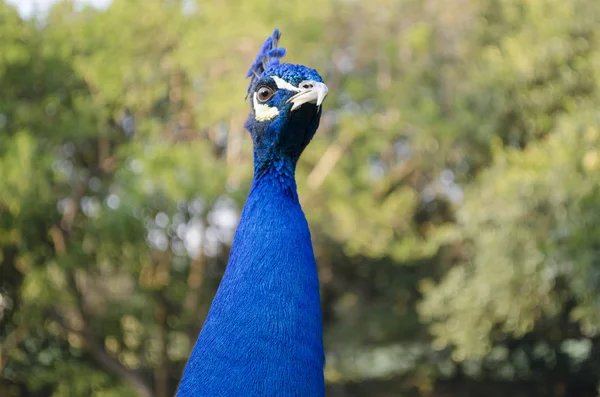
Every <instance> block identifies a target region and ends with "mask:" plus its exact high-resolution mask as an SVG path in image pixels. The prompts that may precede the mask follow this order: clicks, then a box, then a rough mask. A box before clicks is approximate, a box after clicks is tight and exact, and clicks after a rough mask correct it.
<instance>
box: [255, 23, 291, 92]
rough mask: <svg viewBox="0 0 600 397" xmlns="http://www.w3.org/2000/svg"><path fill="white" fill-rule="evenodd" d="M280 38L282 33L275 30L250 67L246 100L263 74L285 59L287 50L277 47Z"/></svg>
mask: <svg viewBox="0 0 600 397" xmlns="http://www.w3.org/2000/svg"><path fill="white" fill-rule="evenodd" d="M280 38H281V32H280V31H279V29H275V30H274V31H273V34H272V35H271V36H270V37H268V38H267V39H266V40H265V42H264V43H263V45H262V47H261V48H260V51H259V52H258V56H257V57H256V60H255V61H254V63H253V64H252V66H250V69H248V74H246V78H248V77H250V84H249V85H248V92H247V93H246V98H248V95H250V92H251V91H252V89H253V87H254V85H255V84H256V82H257V81H258V79H259V78H260V76H261V75H262V74H263V72H264V71H265V70H267V69H268V68H270V67H271V66H275V65H279V58H283V56H284V55H285V48H278V47H277V45H278V43H279V39H280Z"/></svg>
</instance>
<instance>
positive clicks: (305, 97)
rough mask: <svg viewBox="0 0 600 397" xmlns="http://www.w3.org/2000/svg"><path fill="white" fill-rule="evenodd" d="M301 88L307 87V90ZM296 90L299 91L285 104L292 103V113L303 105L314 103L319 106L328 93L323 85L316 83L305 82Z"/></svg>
mask: <svg viewBox="0 0 600 397" xmlns="http://www.w3.org/2000/svg"><path fill="white" fill-rule="evenodd" d="M303 86H308V87H309V88H302V87H303ZM298 89H299V90H300V91H299V92H298V93H297V94H295V95H294V96H293V97H291V98H290V99H288V100H287V101H286V102H285V103H290V102H291V103H293V106H292V111H294V110H296V109H298V108H299V107H300V106H302V105H304V104H305V103H314V104H315V105H317V106H321V104H322V103H323V101H324V100H325V97H326V96H327V92H328V91H329V90H328V89H327V86H326V85H325V84H323V83H319V82H317V81H305V82H303V83H302V84H300V87H299V88H298Z"/></svg>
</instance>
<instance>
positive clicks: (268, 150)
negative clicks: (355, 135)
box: [177, 29, 328, 397]
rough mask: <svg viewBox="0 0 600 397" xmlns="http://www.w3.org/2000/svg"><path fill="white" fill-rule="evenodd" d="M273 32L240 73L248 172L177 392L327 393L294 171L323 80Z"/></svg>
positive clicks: (316, 114)
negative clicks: (246, 111)
mask: <svg viewBox="0 0 600 397" xmlns="http://www.w3.org/2000/svg"><path fill="white" fill-rule="evenodd" d="M280 36H281V34H280V32H279V30H277V29H275V31H274V32H273V34H272V35H271V36H270V37H268V38H267V39H266V41H265V42H264V44H263V45H262V47H261V49H260V52H259V54H258V56H257V58H256V61H255V62H254V63H253V64H252V66H251V67H250V70H249V71H248V75H247V76H246V77H249V78H250V84H249V86H248V91H247V93H246V98H247V99H248V98H250V100H251V106H250V115H249V116H248V119H247V121H246V123H245V125H244V127H245V128H246V129H247V130H248V131H249V132H250V136H251V137H252V142H253V149H254V177H253V180H252V185H251V188H250V193H249V195H248V198H247V200H246V204H245V206H244V209H243V211H242V214H241V218H240V222H239V224H238V227H237V230H236V233H235V236H234V239H233V244H232V247H231V253H230V256H229V262H228V264H227V268H226V270H225V274H224V275H223V278H222V280H221V283H220V285H219V288H218V290H217V293H216V295H215V297H214V300H213V302H212V305H211V307H210V310H209V313H208V316H207V318H206V320H205V322H204V325H203V327H202V330H201V332H200V335H199V336H198V339H197V341H196V344H195V346H194V348H193V350H192V353H191V355H190V358H189V360H188V362H187V365H186V368H185V370H184V373H183V377H182V379H181V382H180V384H179V389H178V392H177V396H178V397H192V396H194V397H196V396H203V397H217V396H218V397H238V396H239V397H243V396H248V397H254V396H256V397H262V396H265V397H266V396H269V397H273V396H278V397H291V396H298V397H300V396H301V397H320V396H324V395H325V383H324V376H323V367H324V363H325V355H324V349H323V324H322V314H321V307H320V297H319V279H318V274H317V267H316V262H315V256H314V252H313V248H312V244H311V236H310V231H309V228H308V223H307V221H306V218H305V216H304V213H303V211H302V208H301V206H300V202H299V200H298V193H297V188H296V181H295V175H294V174H295V169H296V163H297V162H298V159H299V157H300V155H301V154H302V152H303V150H304V148H305V147H306V146H307V145H308V143H309V142H310V140H311V139H312V137H313V136H314V134H315V132H316V131H317V128H318V127H319V121H320V118H321V113H322V107H321V104H322V103H323V100H324V99H325V97H326V95H327V91H328V89H327V86H326V85H325V84H324V83H323V80H322V79H321V76H320V75H319V74H318V73H317V71H316V70H314V69H310V68H308V67H305V66H302V65H294V64H286V63H280V58H282V57H283V56H284V55H285V52H286V51H285V49H284V48H280V47H278V42H279V39H280Z"/></svg>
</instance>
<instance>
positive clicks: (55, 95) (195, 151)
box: [0, 0, 600, 397]
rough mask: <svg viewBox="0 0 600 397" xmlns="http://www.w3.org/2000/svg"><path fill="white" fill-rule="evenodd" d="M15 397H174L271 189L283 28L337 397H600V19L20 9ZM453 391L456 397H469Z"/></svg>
mask: <svg viewBox="0 0 600 397" xmlns="http://www.w3.org/2000/svg"><path fill="white" fill-rule="evenodd" d="M0 21H1V23H0V92H1V95H0V374H1V377H0V395H2V396H4V395H6V396H11V397H12V396H14V397H21V396H40V397H41V396H54V397H60V396H82V397H83V396H85V397H87V396H106V397H108V396H143V397H150V396H156V397H166V396H169V395H172V394H173V393H174V390H175V388H176V386H177V382H178V380H179V377H180V374H181V371H182V369H183V366H184V365H185V362H186V360H187V357H188V355H189V352H190V350H191V347H192V345H193V343H194V341H195V339H196V336H197V334H198V331H199V330H200V328H201V326H202V322H203V320H204V317H205V315H206V312H207V309H208V307H209V305H210V302H211V299H212V296H213V295H214V291H215V288H216V286H217V285H218V282H219V280H220V277H221V275H222V273H223V271H224V268H225V264H226V261H227V257H228V253H229V252H228V250H229V244H230V242H231V238H232V233H233V231H234V229H235V225H236V223H237V218H238V216H239V211H240V209H241V206H242V204H243V201H244V199H245V196H246V194H247V191H248V187H249V182H250V179H251V176H252V166H251V164H252V157H251V156H252V151H251V145H250V140H249V139H248V137H247V136H246V132H245V131H244V130H243V122H244V119H245V117H246V115H247V111H248V103H247V102H244V100H243V99H244V94H245V91H246V87H247V81H246V80H244V78H243V77H244V75H245V72H246V70H247V67H248V66H249V65H250V64H251V62H252V60H253V58H254V56H255V54H256V51H257V49H258V48H259V46H260V44H261V42H262V40H263V39H264V37H265V36H266V35H268V34H269V33H270V31H271V29H272V28H273V27H274V26H277V27H279V28H280V29H281V30H282V32H283V41H284V42H285V47H286V48H287V49H288V51H289V53H288V55H287V56H286V61H288V62H301V63H305V64H308V65H310V66H312V67H315V68H317V69H318V70H319V71H320V72H321V74H322V75H323V77H324V79H325V81H326V83H327V84H328V86H329V92H330V95H329V97H328V98H327V101H326V104H325V110H326V112H325V114H324V117H323V120H322V123H321V128H320V131H319V134H318V135H317V137H315V139H314V141H313V142H312V143H311V145H310V146H309V148H308V149H307V151H306V152H305V154H304V155H303V158H302V159H301V161H300V164H299V166H298V170H297V179H298V184H299V189H300V196H301V201H302V203H303V205H304V209H305V212H306V213H307V216H308V218H309V223H310V225H311V230H312V234H313V242H314V245H315V252H316V255H317V262H318V265H319V273H320V280H321V283H322V296H323V310H324V322H325V324H324V325H325V341H326V350H327V367H326V369H325V374H326V379H327V382H328V388H329V394H330V395H332V396H340V397H343V396H375V397H378V396H396V395H398V396H412V395H415V396H416V395H419V396H421V395H465V396H467V395H473V396H479V395H484V394H486V395H499V396H500V395H502V396H504V395H515V396H540V397H541V396H544V397H545V396H548V395H552V396H590V395H596V388H597V383H598V381H599V380H600V362H599V361H598V357H600V342H599V341H600V338H599V337H598V333H599V332H600V316H599V315H598V313H599V309H600V307H599V303H598V302H600V296H599V295H598V292H597V291H598V290H599V288H598V287H599V283H600V281H599V280H600V278H599V274H600V273H599V272H598V260H597V254H598V243H597V241H598V240H599V239H600V229H599V227H598V226H597V224H598V222H597V221H596V220H597V218H598V213H600V212H599V211H598V206H599V205H600V191H599V190H598V186H599V182H600V180H599V177H598V175H600V174H599V173H598V170H599V169H600V151H599V150H598V147H599V143H600V130H599V129H598V121H599V115H598V110H597V109H598V108H599V107H600V106H599V105H600V96H599V91H598V90H597V88H598V84H599V82H600V74H599V73H600V72H599V71H598V70H599V68H598V64H599V62H600V52H599V50H598V44H599V42H600V40H599V39H600V37H599V34H600V33H599V32H600V30H598V26H600V4H597V2H596V1H593V0H574V1H571V2H565V1H559V0H528V1H522V0H484V1H476V0H462V1H460V2H443V1H428V2H423V1H417V0H375V1H370V2H356V1H341V0H329V1H320V0H319V1H317V0H307V1H304V2H282V1H267V0H264V1H252V2H249V1H227V2H209V1H200V0H197V1H189V0H188V1H167V0H152V1H146V0H113V2H112V4H111V5H110V6H109V7H108V8H107V9H106V10H96V9H93V8H89V7H88V8H80V7H79V8H78V7H77V6H74V5H73V3H72V2H70V1H62V2H59V3H58V4H56V5H55V6H54V7H52V8H51V9H50V10H49V12H48V14H47V15H45V16H43V17H39V18H38V19H37V20H24V19H22V18H21V17H20V16H19V15H18V13H17V11H16V10H15V9H14V8H13V7H12V6H9V5H7V4H5V3H4V2H2V1H0ZM444 393H445V394H444Z"/></svg>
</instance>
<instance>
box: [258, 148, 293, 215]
mask: <svg viewBox="0 0 600 397" xmlns="http://www.w3.org/2000/svg"><path fill="white" fill-rule="evenodd" d="M295 173H296V162H295V161H293V160H290V159H286V158H275V159H270V160H268V161H264V162H262V161H261V162H259V161H257V160H256V156H255V162H254V178H253V179H252V188H251V190H250V196H249V199H250V198H252V194H253V192H254V190H255V189H258V188H259V187H261V186H263V185H266V186H265V187H270V188H271V189H272V193H273V194H283V195H284V196H285V197H288V198H290V199H292V200H293V201H295V202H296V203H297V204H298V206H299V205H300V203H299V201H298V192H297V187H296V179H295Z"/></svg>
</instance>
